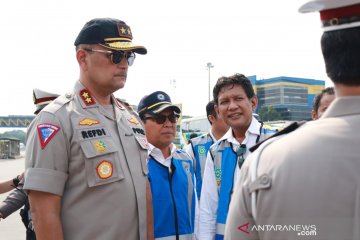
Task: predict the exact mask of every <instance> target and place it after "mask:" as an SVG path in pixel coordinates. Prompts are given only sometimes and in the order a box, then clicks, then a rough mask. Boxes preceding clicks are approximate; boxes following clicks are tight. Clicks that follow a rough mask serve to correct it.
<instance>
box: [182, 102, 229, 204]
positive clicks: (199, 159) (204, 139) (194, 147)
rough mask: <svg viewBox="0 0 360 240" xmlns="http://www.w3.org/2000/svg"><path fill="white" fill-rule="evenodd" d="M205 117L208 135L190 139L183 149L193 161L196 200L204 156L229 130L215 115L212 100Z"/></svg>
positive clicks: (202, 174) (199, 188) (202, 172)
mask: <svg viewBox="0 0 360 240" xmlns="http://www.w3.org/2000/svg"><path fill="white" fill-rule="evenodd" d="M206 116H207V119H208V121H209V123H210V125H211V128H210V131H209V133H208V134H206V135H203V136H199V137H196V138H193V139H190V140H189V142H190V144H188V145H187V146H186V147H185V151H186V152H187V153H188V154H189V155H190V156H191V157H192V159H193V161H194V171H195V177H196V192H197V195H198V200H200V194H201V186H202V178H203V176H204V168H205V162H206V156H207V153H208V151H209V148H210V146H211V145H213V144H214V142H216V141H217V140H219V139H220V138H221V137H222V136H224V134H225V133H226V132H227V131H228V130H229V126H228V125H226V123H225V122H224V120H223V119H222V118H221V117H220V116H219V115H218V114H217V113H216V111H215V102H214V100H211V101H210V102H209V103H208V104H206Z"/></svg>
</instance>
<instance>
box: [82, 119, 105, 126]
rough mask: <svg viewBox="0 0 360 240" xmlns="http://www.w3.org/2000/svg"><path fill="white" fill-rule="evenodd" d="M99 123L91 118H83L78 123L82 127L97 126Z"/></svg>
mask: <svg viewBox="0 0 360 240" xmlns="http://www.w3.org/2000/svg"><path fill="white" fill-rule="evenodd" d="M99 123H100V122H99V121H98V120H95V119H91V118H84V119H83V120H81V121H80V122H79V124H80V125H82V126H84V125H85V126H92V125H96V124H99Z"/></svg>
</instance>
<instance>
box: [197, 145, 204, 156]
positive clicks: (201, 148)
mask: <svg viewBox="0 0 360 240" xmlns="http://www.w3.org/2000/svg"><path fill="white" fill-rule="evenodd" d="M198 153H199V155H205V154H206V149H205V146H199V147H198Z"/></svg>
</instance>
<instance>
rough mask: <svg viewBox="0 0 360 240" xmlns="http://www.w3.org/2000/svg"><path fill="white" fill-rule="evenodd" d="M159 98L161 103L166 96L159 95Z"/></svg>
mask: <svg viewBox="0 0 360 240" xmlns="http://www.w3.org/2000/svg"><path fill="white" fill-rule="evenodd" d="M157 98H158V99H159V100H161V101H164V99H165V96H164V94H161V93H159V94H158V95H157Z"/></svg>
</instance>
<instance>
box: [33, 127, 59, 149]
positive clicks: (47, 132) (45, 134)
mask: <svg viewBox="0 0 360 240" xmlns="http://www.w3.org/2000/svg"><path fill="white" fill-rule="evenodd" d="M37 130H38V136H39V140H40V145H41V149H44V148H45V147H46V145H47V144H48V143H49V142H50V140H51V139H52V138H53V137H54V136H55V134H56V133H57V132H58V131H59V130H60V127H58V126H55V125H53V124H50V123H42V124H39V125H37Z"/></svg>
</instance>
